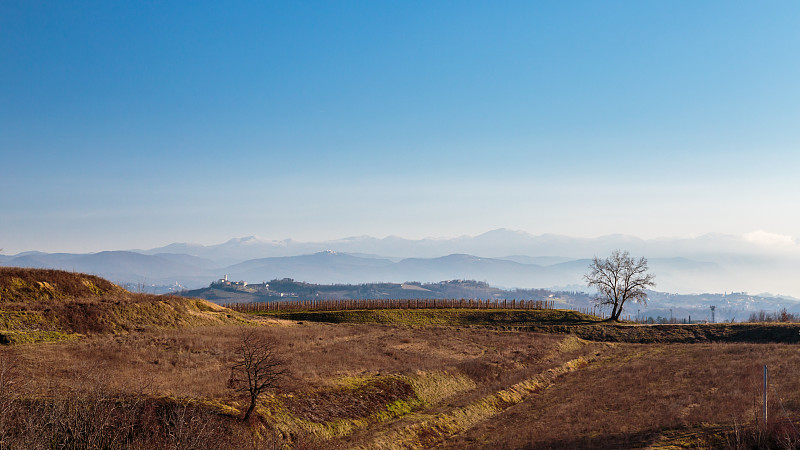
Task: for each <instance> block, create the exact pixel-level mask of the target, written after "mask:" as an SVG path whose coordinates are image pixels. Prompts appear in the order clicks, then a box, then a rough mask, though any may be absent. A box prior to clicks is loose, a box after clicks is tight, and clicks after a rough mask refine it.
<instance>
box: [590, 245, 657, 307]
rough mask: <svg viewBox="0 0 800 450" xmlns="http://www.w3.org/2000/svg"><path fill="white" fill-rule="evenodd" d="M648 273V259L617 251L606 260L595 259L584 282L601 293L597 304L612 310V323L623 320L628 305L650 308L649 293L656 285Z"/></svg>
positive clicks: (596, 299) (653, 276)
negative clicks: (628, 303)
mask: <svg viewBox="0 0 800 450" xmlns="http://www.w3.org/2000/svg"><path fill="white" fill-rule="evenodd" d="M647 270H648V268H647V260H646V259H645V258H639V259H635V258H632V257H631V256H630V254H628V252H623V251H620V250H614V251H613V252H612V253H611V256H609V257H608V258H606V259H600V258H598V257H596V256H595V257H594V259H593V260H592V264H590V265H589V273H587V274H586V275H584V279H585V280H586V282H587V283H588V285H589V287H594V288H596V289H597V292H598V296H597V297H596V298H595V301H596V302H597V303H598V304H599V305H610V306H611V316H610V317H609V319H610V320H619V316H620V315H621V314H622V308H623V307H624V306H625V303H626V302H628V301H634V302H637V303H642V304H647V292H646V289H647V288H649V287H655V285H656V283H655V282H654V281H653V279H654V278H655V275H652V274H649V273H647Z"/></svg>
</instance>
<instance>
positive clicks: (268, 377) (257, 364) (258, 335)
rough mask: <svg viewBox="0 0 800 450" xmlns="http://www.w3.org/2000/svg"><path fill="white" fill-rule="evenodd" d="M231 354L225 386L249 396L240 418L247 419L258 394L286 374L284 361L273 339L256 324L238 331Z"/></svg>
mask: <svg viewBox="0 0 800 450" xmlns="http://www.w3.org/2000/svg"><path fill="white" fill-rule="evenodd" d="M234 355H235V361H234V363H233V365H232V366H231V377H230V379H229V380H228V386H229V387H230V388H231V389H233V390H235V391H236V392H239V393H241V394H243V395H246V396H248V397H249V398H250V406H248V408H247V412H245V413H244V417H242V420H243V421H245V422H246V421H247V420H248V419H249V418H250V415H251V414H252V413H253V410H255V408H256V401H258V398H259V397H260V396H261V394H263V393H264V392H266V391H268V390H270V389H273V388H275V387H277V386H278V384H279V382H280V381H281V378H283V376H284V375H285V374H286V361H285V360H284V359H283V358H281V357H280V356H279V355H278V353H277V351H276V342H275V340H274V339H273V338H271V337H270V336H268V335H265V334H264V332H263V330H259V329H258V328H255V327H254V328H247V329H242V330H241V335H240V338H239V342H238V343H237V344H236V348H235V349H234Z"/></svg>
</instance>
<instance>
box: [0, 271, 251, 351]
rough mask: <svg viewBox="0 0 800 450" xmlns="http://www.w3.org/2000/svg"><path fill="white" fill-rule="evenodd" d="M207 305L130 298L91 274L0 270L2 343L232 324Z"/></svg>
mask: <svg viewBox="0 0 800 450" xmlns="http://www.w3.org/2000/svg"><path fill="white" fill-rule="evenodd" d="M237 317H238V315H237V314H235V313H233V312H231V311H229V310H227V309H225V308H222V307H219V306H217V305H215V304H213V303H211V302H208V301H205V300H198V299H186V298H181V297H164V296H156V295H149V294H134V293H131V292H128V291H126V290H124V289H122V288H120V287H119V286H117V285H115V284H113V283H111V282H109V281H107V280H104V279H102V278H100V277H96V276H93V275H86V274H81V273H74V272H65V271H60V270H44V269H22V268H15V267H0V343H6V344H7V343H18V342H36V341H49V340H59V339H68V338H71V337H75V336H77V335H79V334H97V333H119V332H126V331H133V330H144V329H148V328H165V327H166V328H173V327H185V326H199V325H215V324H223V323H231V322H235V321H237V320H239V319H237Z"/></svg>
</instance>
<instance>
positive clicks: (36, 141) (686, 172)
mask: <svg viewBox="0 0 800 450" xmlns="http://www.w3.org/2000/svg"><path fill="white" fill-rule="evenodd" d="M798 20H800V4H798V3H796V2H772V3H769V4H751V3H735V4H732V3H730V2H723V1H709V2H702V3H697V2H688V1H687V2H666V3H643V2H633V1H622V2H616V3H614V4H613V6H612V5H610V4H605V3H594V2H576V3H569V4H565V3H559V2H533V3H532V2H522V1H519V2H516V1H513V2H506V3H503V4H489V3H485V2H471V1H466V2H459V3H457V4H453V3H439V2H408V3H396V4H395V3H380V2H366V1H364V2H361V1H356V2H348V3H327V2H304V3H269V4H258V3H256V4H220V3H218V2H211V1H198V2H193V3H192V4H191V5H183V4H180V5H179V4H171V3H147V4H141V3H136V4H128V3H108V2H88V3H82V4H80V5H75V4H70V3H64V2H37V3H31V2H13V1H8V2H2V3H0V59H1V60H2V61H3V64H2V65H0V80H2V81H3V82H2V83H0V149H2V150H1V151H0V164H1V165H2V167H3V168H4V171H3V174H2V176H0V190H2V192H3V193H4V194H3V195H2V196H0V248H3V249H4V253H5V254H14V253H18V252H21V251H33V250H38V251H46V252H90V251H102V250H109V249H134V248H153V247H158V246H162V245H167V244H169V243H173V242H198V243H202V244H205V245H211V244H215V243H220V242H224V241H225V240H227V239H230V238H232V237H237V236H239V237H241V236H249V235H254V234H255V235H259V236H265V237H266V238H267V239H277V240H281V239H286V238H291V239H295V240H300V241H306V242H308V241H324V240H333V239H340V238H342V237H346V236H361V235H369V236H376V237H385V236H390V235H396V236H401V237H404V238H409V239H420V238H423V237H445V238H447V237H457V236H464V235H468V236H475V235H478V234H480V233H483V232H486V231H488V230H494V229H498V228H508V229H514V230H525V231H526V232H528V233H530V234H533V235H541V234H544V233H552V234H558V235H564V236H578V237H587V238H588V237H597V236H605V235H609V234H623V235H631V236H637V237H640V238H644V239H652V238H655V237H661V236H678V237H685V238H688V237H692V236H702V235H705V234H706V233H722V234H726V235H735V236H745V235H750V236H754V237H755V238H764V239H766V240H767V241H771V242H772V244H771V245H774V246H781V245H784V246H786V248H787V249H791V251H794V250H793V249H794V248H795V246H796V243H797V240H798V237H800V209H798V208H797V207H796V192H800V178H798V177H797V176H796V167H800V151H798V147H799V146H800V128H798V127H797V123H800V90H798V89H797V87H796V84H797V80H798V79H800V64H797V62H796V58H795V55H797V54H798V53H800V30H799V29H798V27H797V23H798ZM753 233H755V234H753ZM787 251H788V250H787ZM645 256H647V255H645Z"/></svg>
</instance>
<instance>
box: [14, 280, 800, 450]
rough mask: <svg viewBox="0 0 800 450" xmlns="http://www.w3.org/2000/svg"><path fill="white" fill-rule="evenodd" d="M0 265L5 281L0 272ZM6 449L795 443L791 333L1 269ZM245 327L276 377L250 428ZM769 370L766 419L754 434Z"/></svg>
mask: <svg viewBox="0 0 800 450" xmlns="http://www.w3.org/2000/svg"><path fill="white" fill-rule="evenodd" d="M3 270H7V269H3ZM0 306H2V308H3V309H2V310H0V315H2V317H5V318H6V319H5V321H4V322H2V323H0V334H3V333H4V335H6V336H12V338H8V339H6V340H5V341H4V342H5V343H6V345H3V346H0V410H2V411H4V412H5V414H3V415H0V447H3V448H53V447H70V448H166V447H170V448H201V447H202V448H265V447H266V448H322V447H324V448H386V449H392V448H433V447H439V448H465V447H466V448H648V447H650V448H708V447H712V448H750V447H758V448H792V447H793V446H797V444H798V442H800V433H798V432H797V427H800V423H798V421H797V420H796V419H797V418H798V417H800V377H797V376H796V373H797V368H798V367H800V352H799V351H798V347H797V344H796V343H795V342H796V339H797V337H796V336H797V334H798V333H797V326H796V325H791V324H780V325H764V324H744V325H730V324H725V325H709V326H664V327H652V326H636V325H626V324H618V325H617V324H607V323H603V322H600V321H599V320H598V319H597V318H594V317H591V316H585V315H580V314H577V313H575V312H571V311H558V310H546V311H540V312H537V311H503V310H457V311H456V310H383V311H338V312H337V311H325V312H324V313H322V312H321V313H314V314H312V313H293V315H279V316H276V315H243V314H239V313H235V312H233V311H229V310H225V309H223V308H219V307H216V306H214V305H212V304H208V303H206V302H204V301H199V300H193V299H176V298H171V297H158V296H139V295H134V294H130V293H127V292H124V291H121V290H118V288H115V286H114V285H112V284H110V283H107V282H105V280H101V279H96V278H91V277H89V276H85V275H81V274H68V273H63V272H60V273H49V272H46V271H43V272H37V271H29V272H25V273H20V272H13V271H12V272H9V271H7V272H4V273H0ZM243 328H246V329H251V330H258V333H259V334H261V335H264V336H268V337H270V338H271V339H273V340H274V341H275V342H276V350H277V352H278V354H279V355H281V357H282V358H283V359H284V360H285V363H286V365H285V367H286V369H287V376H286V377H285V378H284V379H283V380H282V382H281V384H280V387H279V389H277V390H274V391H272V392H270V393H269V394H267V395H265V396H263V397H262V398H261V400H260V401H259V402H258V405H257V408H256V412H255V414H254V417H253V418H252V419H251V420H250V421H249V422H247V423H244V422H242V421H241V420H240V417H241V416H242V413H243V410H244V409H245V408H246V406H247V402H246V400H245V399H243V398H241V397H239V396H238V395H237V394H236V393H235V392H234V391H233V390H231V389H230V388H229V386H228V380H229V377H230V374H231V367H232V364H233V361H234V359H235V357H236V356H235V353H234V349H235V347H236V345H237V343H238V342H239V340H240V339H241V331H242V329H243ZM765 364H766V365H768V367H769V368H770V373H771V378H770V380H771V381H770V385H769V405H770V406H769V417H770V418H771V419H770V421H769V423H767V424H764V423H762V421H761V419H760V415H759V414H760V410H761V404H760V398H761V390H760V389H761V378H760V377H761V373H762V369H763V365H765Z"/></svg>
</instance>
